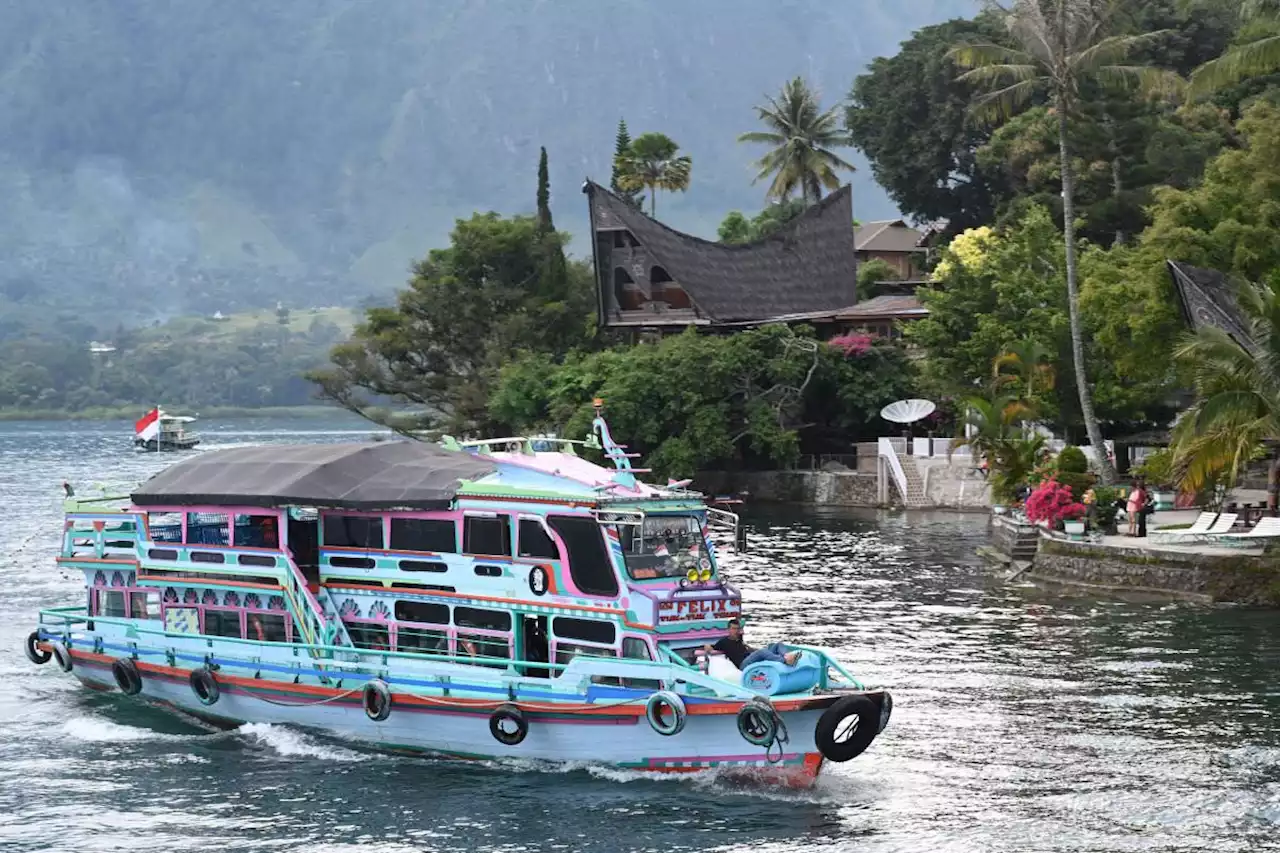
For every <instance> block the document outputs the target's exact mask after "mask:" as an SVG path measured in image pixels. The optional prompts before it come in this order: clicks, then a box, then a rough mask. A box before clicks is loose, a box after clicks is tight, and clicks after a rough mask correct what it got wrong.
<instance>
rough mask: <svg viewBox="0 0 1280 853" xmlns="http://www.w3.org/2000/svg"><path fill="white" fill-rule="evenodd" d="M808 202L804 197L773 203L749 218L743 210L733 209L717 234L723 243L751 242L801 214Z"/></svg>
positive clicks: (765, 235) (766, 235) (722, 222)
mask: <svg viewBox="0 0 1280 853" xmlns="http://www.w3.org/2000/svg"><path fill="white" fill-rule="evenodd" d="M805 208H806V204H805V202H804V200H803V199H791V200H790V201H783V202H778V203H776V204H771V205H769V206H768V207H766V208H765V209H764V210H762V211H760V212H759V213H757V214H756V215H755V216H754V217H752V218H751V219H747V217H746V216H744V215H743V214H742V212H741V211H737V210H732V211H730V212H729V214H728V215H727V216H726V217H725V218H724V220H723V221H721V223H720V227H719V228H718V229H717V234H718V235H719V237H720V242H721V243H750V242H752V241H753V240H760V239H762V238H764V237H768V236H769V235H770V234H772V233H773V232H775V231H777V230H778V229H779V228H781V227H782V226H784V225H786V224H787V223H788V222H790V221H791V220H793V219H795V218H796V217H797V216H799V215H800V214H802V213H804V211H805Z"/></svg>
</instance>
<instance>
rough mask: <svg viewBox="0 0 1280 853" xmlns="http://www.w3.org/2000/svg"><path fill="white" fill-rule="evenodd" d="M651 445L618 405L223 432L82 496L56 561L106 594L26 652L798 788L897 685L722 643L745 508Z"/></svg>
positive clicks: (484, 750)
mask: <svg viewBox="0 0 1280 853" xmlns="http://www.w3.org/2000/svg"><path fill="white" fill-rule="evenodd" d="M583 445H587V446H589V447H593V448H595V449H598V450H600V451H601V452H602V453H603V454H604V456H605V457H606V458H607V460H608V461H607V462H606V464H605V465H603V466H601V465H596V464H594V463H592V462H590V461H588V460H587V459H586V458H584V455H581V454H580V450H581V448H582V446H583ZM630 457H631V454H628V453H627V452H626V449H625V447H622V446H619V445H617V444H616V443H614V441H613V439H612V437H611V436H610V434H609V429H608V426H607V424H606V423H605V421H604V418H603V416H602V415H601V414H600V413H599V411H598V412H597V418H596V421H595V425H594V430H593V434H592V435H591V436H590V437H589V438H588V440H587V441H585V442H574V441H568V440H565V439H559V438H555V437H531V438H530V437H521V438H508V439H496V440H488V441H479V442H465V443H464V442H458V441H455V440H453V439H449V438H446V439H445V440H444V441H442V442H441V443H439V444H431V443H427V442H420V441H383V442H370V443H366V444H354V443H353V444H313V445H298V446H281V445H271V446H262V447H248V448H234V449H228V450H219V451H213V452H209V453H205V454H201V455H199V456H197V457H193V458H191V459H188V460H185V461H182V462H179V463H178V464H176V465H174V466H172V467H170V468H168V469H167V470H165V471H163V472H161V473H160V474H158V475H156V476H155V477H153V478H151V479H150V480H148V481H147V482H145V483H144V484H142V485H141V486H140V487H139V488H138V489H137V491H135V492H134V493H133V494H132V495H131V496H130V497H128V498H100V499H88V500H86V499H83V498H69V499H68V502H67V507H66V510H67V511H66V519H65V528H64V533H63V540H62V550H61V556H60V557H59V558H58V562H59V564H60V565H61V566H63V567H64V568H69V569H75V570H79V571H82V572H83V573H84V579H85V584H86V601H85V604H84V606H80V607H69V608H54V609H49V610H42V611H40V615H39V626H38V628H37V630H36V631H33V632H32V633H31V634H30V636H29V637H28V638H27V642H26V652H27V655H28V657H30V659H31V660H32V661H33V662H36V663H45V662H48V661H49V660H50V659H52V660H54V661H56V665H57V666H58V667H60V668H61V669H62V670H64V671H66V672H69V673H71V674H73V675H75V676H76V677H77V678H79V679H80V680H81V681H82V682H83V683H85V684H86V685H88V686H90V687H95V688H99V689H112V690H118V691H120V692H121V693H124V694H126V695H128V696H132V697H138V698H142V699H146V700H152V701H156V702H159V703H163V704H167V705H170V706H173V707H176V708H178V709H180V710H182V711H184V712H187V713H190V714H193V715H196V716H198V717H201V718H204V719H207V720H209V721H211V722H214V723H217V724H225V725H238V724H242V723H246V722H263V723H283V724H293V725H300V726H308V727H314V728H316V729H320V730H326V731H328V732H332V733H335V734H337V735H340V736H343V737H349V738H355V739H359V740H363V741H368V742H370V743H372V744H376V745H378V746H380V747H384V748H390V749H397V750H400V749H407V750H415V751H422V752H427V753H432V754H436V755H442V756H451V757H457V758H471V759H502V758H506V757H518V758H522V759H544V760H548V761H585V762H593V763H602V764H607V765H612V766H616V767H620V768H630V769H634V770H641V771H655V772H688V771H697V770H705V769H708V768H722V769H725V770H727V771H730V772H739V771H742V772H748V773H751V774H756V775H762V776H764V777H766V778H768V779H770V780H775V779H776V780H778V781H782V782H785V783H789V784H800V785H803V784H808V783H809V782H811V781H812V780H813V779H814V778H815V777H816V776H817V774H818V772H819V769H820V768H821V767H822V765H823V763H824V761H826V760H831V761H847V760H849V759H851V758H853V757H855V756H857V755H858V754H860V753H861V752H862V751H863V750H865V749H866V748H867V747H868V746H869V745H870V743H871V742H872V740H873V739H874V738H875V737H876V736H877V735H878V734H879V733H880V732H881V731H882V730H883V729H884V727H885V725H886V723H887V722H888V719H889V715H890V711H891V707H892V702H891V699H890V696H889V694H888V693H887V692H886V691H884V690H876V689H868V688H866V687H864V686H863V685H862V684H861V683H860V682H859V681H858V680H857V679H856V678H855V677H854V676H853V675H851V674H850V673H849V672H847V671H846V670H845V668H844V667H842V666H841V665H840V663H838V662H837V661H836V660H835V659H834V658H833V657H832V656H831V655H830V654H829V653H827V652H826V651H824V650H822V649H819V648H812V647H808V646H799V645H797V646H794V648H795V649H796V650H799V651H800V652H801V655H800V659H799V660H798V661H797V662H796V663H795V665H791V666H788V665H787V664H786V663H779V662H771V661H762V662H758V663H754V664H750V665H748V666H747V667H746V671H745V672H739V671H738V670H737V669H736V668H735V667H733V666H732V664H730V663H728V662H727V661H725V660H722V659H720V656H719V655H715V656H714V658H715V659H714V660H708V658H707V657H706V656H705V655H703V654H702V649H703V648H704V646H706V645H707V644H710V643H714V642H716V641H717V640H718V639H720V638H721V637H724V636H725V635H726V629H727V625H728V622H729V620H730V619H731V618H735V617H739V616H740V615H741V602H742V599H741V596H740V594H739V592H738V590H737V589H735V588H734V586H733V585H732V584H730V583H729V582H728V581H727V580H726V579H725V577H724V575H723V573H722V571H721V569H720V566H719V563H718V561H717V552H716V548H715V545H714V540H715V539H716V538H722V537H720V536H713V535H712V533H713V531H718V532H720V533H727V534H728V535H727V536H724V537H723V539H727V540H728V541H730V542H736V541H738V536H737V535H736V533H737V529H738V527H739V524H738V518H737V516H736V515H734V514H732V513H729V512H725V511H722V510H716V509H713V508H710V507H708V506H707V504H706V502H705V500H704V499H703V497H702V496H701V495H699V494H698V493H696V492H693V491H690V490H688V489H687V488H686V484H671V485H669V486H667V487H658V486H653V485H648V484H646V483H643V482H641V481H640V480H639V479H637V477H636V475H637V474H641V473H644V472H643V471H641V470H638V469H633V468H632V467H631V461H630Z"/></svg>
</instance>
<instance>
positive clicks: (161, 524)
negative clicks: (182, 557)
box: [147, 512, 182, 542]
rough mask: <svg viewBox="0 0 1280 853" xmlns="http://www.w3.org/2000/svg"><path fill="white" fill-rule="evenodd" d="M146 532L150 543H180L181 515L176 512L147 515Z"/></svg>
mask: <svg viewBox="0 0 1280 853" xmlns="http://www.w3.org/2000/svg"><path fill="white" fill-rule="evenodd" d="M147 530H149V531H150V532H151V541H152V542H181V541H182V514H181V513H177V512H149V513H147Z"/></svg>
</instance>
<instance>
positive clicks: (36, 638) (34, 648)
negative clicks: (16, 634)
mask: <svg viewBox="0 0 1280 853" xmlns="http://www.w3.org/2000/svg"><path fill="white" fill-rule="evenodd" d="M39 642H40V632H39V631H32V632H31V633H30V634H28V635H27V641H26V643H24V644H23V646H22V650H23V651H24V652H26V653H27V660H29V661H31V662H32V663H34V664H44V663H48V662H49V658H51V657H53V652H51V651H48V650H47V649H42V648H40V647H39V646H38V645H36V644H37V643H39Z"/></svg>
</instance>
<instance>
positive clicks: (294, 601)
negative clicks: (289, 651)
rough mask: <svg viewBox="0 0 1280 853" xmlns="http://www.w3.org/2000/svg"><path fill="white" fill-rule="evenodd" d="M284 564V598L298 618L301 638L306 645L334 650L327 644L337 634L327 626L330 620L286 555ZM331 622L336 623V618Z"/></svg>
mask: <svg viewBox="0 0 1280 853" xmlns="http://www.w3.org/2000/svg"><path fill="white" fill-rule="evenodd" d="M284 562H285V566H286V571H285V573H284V581H285V583H284V590H285V596H286V597H287V598H288V599H289V604H290V606H291V608H292V609H293V612H294V615H296V616H297V617H298V626H299V628H301V630H302V636H303V637H304V638H306V641H307V645H309V646H320V645H323V646H326V647H329V648H336V647H333V646H330V645H329V642H330V641H331V640H333V638H334V636H335V635H336V633H337V632H336V631H335V630H333V626H332V625H331V624H329V623H330V622H331V620H329V619H328V618H327V617H326V616H325V613H324V608H322V607H321V606H320V602H319V601H318V600H317V599H316V597H315V596H314V595H312V593H311V590H310V589H309V588H308V586H307V579H306V578H305V577H303V575H302V570H301V569H299V568H298V566H297V564H295V563H294V562H293V559H292V558H291V557H289V556H288V555H285V558H284ZM333 621H336V617H335V620H333Z"/></svg>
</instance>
